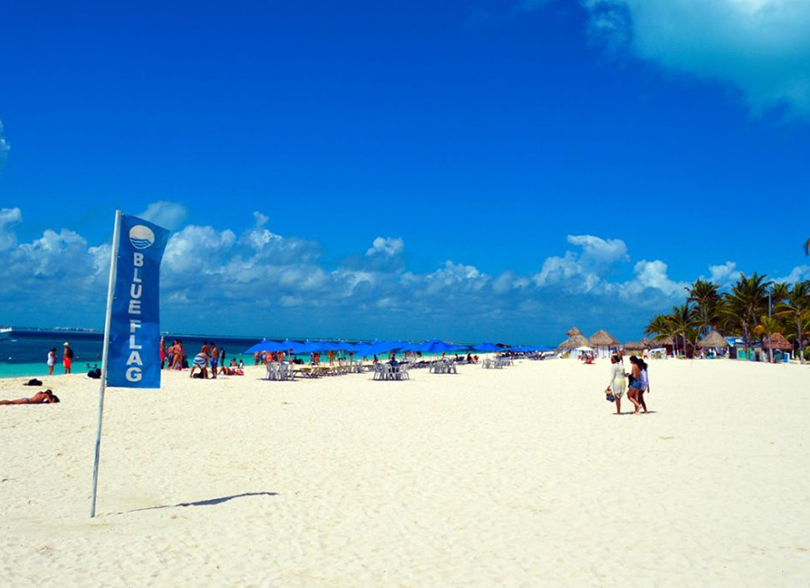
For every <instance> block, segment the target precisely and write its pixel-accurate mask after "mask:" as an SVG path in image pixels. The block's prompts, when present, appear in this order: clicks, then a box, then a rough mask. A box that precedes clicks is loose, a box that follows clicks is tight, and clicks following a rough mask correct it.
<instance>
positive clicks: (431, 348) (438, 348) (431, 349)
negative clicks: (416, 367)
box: [412, 339, 455, 353]
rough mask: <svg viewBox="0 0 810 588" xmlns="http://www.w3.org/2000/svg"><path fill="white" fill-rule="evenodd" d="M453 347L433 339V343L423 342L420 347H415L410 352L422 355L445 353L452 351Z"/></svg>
mask: <svg viewBox="0 0 810 588" xmlns="http://www.w3.org/2000/svg"><path fill="white" fill-rule="evenodd" d="M454 347H455V346H454V345H453V344H452V343H445V342H444V341H439V340H438V339H433V341H425V342H424V343H422V344H420V345H416V346H415V347H414V348H413V349H412V350H413V351H421V352H422V353H445V352H447V351H453V348H454Z"/></svg>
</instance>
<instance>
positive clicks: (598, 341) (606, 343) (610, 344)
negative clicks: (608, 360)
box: [588, 329, 621, 357]
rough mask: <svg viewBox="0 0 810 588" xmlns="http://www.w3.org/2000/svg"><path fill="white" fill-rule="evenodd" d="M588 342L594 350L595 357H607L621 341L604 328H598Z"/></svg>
mask: <svg viewBox="0 0 810 588" xmlns="http://www.w3.org/2000/svg"><path fill="white" fill-rule="evenodd" d="M588 344H589V345H590V346H591V347H593V348H594V349H595V350H596V357H609V356H610V354H611V352H612V351H613V350H614V349H617V348H618V347H620V346H621V343H619V341H618V340H617V339H616V338H615V337H613V336H612V335H611V334H610V333H608V332H607V331H606V330H604V329H599V330H598V331H596V332H595V333H594V334H593V335H591V337H590V338H589V339H588Z"/></svg>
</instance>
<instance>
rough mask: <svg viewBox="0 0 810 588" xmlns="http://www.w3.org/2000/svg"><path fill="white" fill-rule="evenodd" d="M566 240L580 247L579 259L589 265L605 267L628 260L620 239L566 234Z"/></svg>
mask: <svg viewBox="0 0 810 588" xmlns="http://www.w3.org/2000/svg"><path fill="white" fill-rule="evenodd" d="M568 242H569V243H571V244H572V245H577V246H579V247H582V254H581V255H580V261H581V262H582V263H583V264H586V265H588V266H589V267H596V268H597V269H606V268H607V266H609V265H611V264H613V263H616V262H619V261H628V260H629V259H630V258H629V257H628V256H627V245H625V243H624V241H622V240H621V239H602V238H601V237H594V236H593V235H568Z"/></svg>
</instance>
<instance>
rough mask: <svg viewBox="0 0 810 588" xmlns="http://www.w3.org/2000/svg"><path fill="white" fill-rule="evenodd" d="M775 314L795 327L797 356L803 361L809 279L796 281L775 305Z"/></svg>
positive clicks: (809, 288)
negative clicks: (783, 297)
mask: <svg viewBox="0 0 810 588" xmlns="http://www.w3.org/2000/svg"><path fill="white" fill-rule="evenodd" d="M776 314H777V316H780V317H783V318H784V319H785V320H786V321H790V323H791V325H792V326H791V328H793V327H795V329H796V331H795V335H796V339H797V340H798V343H799V345H798V350H799V357H800V360H801V362H802V363H804V336H803V335H804V333H805V331H806V330H807V322H808V315H810V281H807V282H797V283H796V284H794V285H793V287H792V288H791V289H790V291H789V292H788V295H787V296H786V297H785V299H784V300H783V301H781V302H780V303H779V305H778V306H777V307H776Z"/></svg>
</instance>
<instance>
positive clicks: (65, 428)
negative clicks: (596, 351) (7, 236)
mask: <svg viewBox="0 0 810 588" xmlns="http://www.w3.org/2000/svg"><path fill="white" fill-rule="evenodd" d="M808 376H810V367H802V366H796V365H790V366H769V365H761V364H747V363H742V362H734V361H703V362H700V361H695V362H688V361H676V360H667V361H657V362H652V365H651V368H650V378H651V384H652V393H651V394H650V395H649V397H648V398H649V403H648V404H649V406H650V408H651V410H654V411H656V412H655V414H651V415H647V416H622V417H617V416H612V415H611V414H610V413H611V410H612V405H610V404H608V403H607V402H606V401H605V400H604V395H603V394H602V390H603V389H604V387H605V385H606V384H607V380H608V367H607V364H605V363H601V364H597V365H596V366H584V365H581V364H579V363H577V362H574V361H567V360H555V361H548V362H536V363H535V362H521V363H519V364H516V365H515V366H514V367H512V368H508V369H505V370H503V371H495V370H482V369H480V368H478V367H472V366H470V367H464V368H462V369H461V370H460V373H459V375H457V376H453V375H433V374H428V373H426V372H425V371H418V372H414V375H413V379H412V380H411V381H410V382H375V381H372V380H371V376H370V375H353V376H342V377H337V378H328V379H322V380H316V381H295V382H265V381H259V380H258V379H257V378H258V377H259V372H258V371H256V370H251V371H250V373H249V375H248V376H246V377H244V378H230V379H227V380H225V379H220V380H217V381H216V382H213V381H199V380H189V379H188V378H187V377H186V376H185V375H180V374H168V375H167V376H166V377H165V378H164V389H163V390H161V391H134V390H129V391H126V390H112V391H110V392H109V393H108V395H107V404H106V408H107V410H106V418H105V429H104V436H103V443H102V464H101V477H100V487H99V492H100V496H99V504H98V508H99V516H98V517H97V518H96V519H94V520H91V519H89V517H88V514H89V506H90V505H89V498H90V481H91V473H92V465H93V440H94V436H95V424H96V402H97V387H98V384H97V382H95V381H90V380H88V379H86V378H85V377H83V376H72V377H57V378H49V379H46V382H45V383H46V386H48V387H51V388H53V389H54V391H55V392H56V393H57V394H59V395H60V396H61V397H62V400H63V402H62V404H59V405H53V406H48V405H45V406H3V407H0V446H2V460H0V586H3V587H5V586H13V587H14V588H24V587H27V586H37V587H40V586H46V587H50V586H53V587H58V588H71V587H77V588H79V587H80V588H87V587H107V586H109V587H116V588H120V587H128V588H135V587H142V586H160V587H189V586H194V587H197V586H211V587H216V588H226V587H231V586H233V587H236V586H238V587H250V586H285V587H306V588H320V587H324V588H326V587H328V588H338V587H352V588H355V587H369V588H371V587H410V588H428V587H435V588H447V587H452V586H463V587H465V588H466V587H475V586H486V587H513V586H514V587H519V586H523V587H532V588H534V587H555V586H566V587H569V586H621V587H626V586H638V587H652V586H660V587H668V586H672V587H679V588H680V587H683V586H701V587H705V586H762V587H773V586H785V587H793V586H807V585H810V531H808V529H810V476H808V465H810V426H808V416H809V415H810V384H808V381H809V380H808ZM19 382H20V381H19V380H14V381H8V380H6V381H1V382H0V398H17V397H20V396H23V395H28V394H30V392H31V390H30V389H28V388H24V387H21V386H19Z"/></svg>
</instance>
